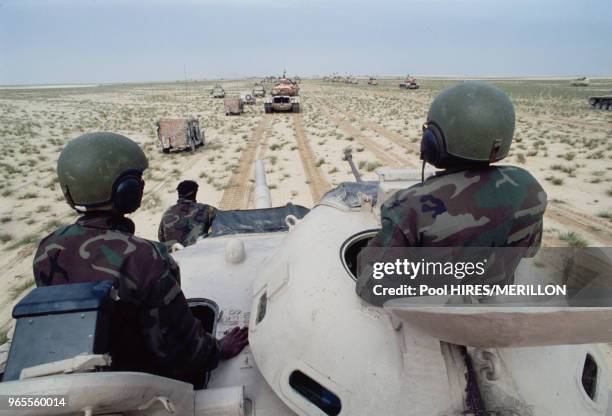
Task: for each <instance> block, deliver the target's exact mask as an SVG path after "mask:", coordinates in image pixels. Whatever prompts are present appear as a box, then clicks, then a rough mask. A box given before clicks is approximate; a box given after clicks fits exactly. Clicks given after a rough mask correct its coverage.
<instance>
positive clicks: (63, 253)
mask: <svg viewBox="0 0 612 416" xmlns="http://www.w3.org/2000/svg"><path fill="white" fill-rule="evenodd" d="M57 164H58V167H57V172H58V176H59V181H60V185H61V188H62V191H63V193H64V196H65V198H66V200H67V202H68V203H69V204H70V206H72V207H73V208H74V209H76V210H77V211H78V212H80V213H82V214H83V216H82V217H80V218H79V219H78V220H77V221H76V223H75V224H72V225H69V226H66V227H63V228H60V229H58V230H57V231H55V232H53V233H52V234H50V235H49V236H47V237H46V238H44V239H43V240H42V241H41V243H40V245H39V247H38V251H37V252H36V255H35V257H34V276H35V279H36V284H37V286H48V285H62V284H71V283H84V282H95V281H102V280H113V282H114V287H115V288H116V291H117V294H118V301H117V302H115V308H114V312H113V319H114V322H113V324H112V328H113V331H114V332H113V334H112V336H111V340H110V341H111V355H112V358H113V369H115V370H124V371H143V372H149V373H154V374H158V375H162V376H166V377H171V378H176V379H180V380H184V381H187V382H190V383H193V384H194V385H195V386H196V387H201V386H202V384H203V381H204V375H205V372H206V371H209V370H212V369H213V368H215V367H216V365H217V363H218V361H219V359H227V358H231V357H233V356H235V355H236V354H238V353H239V352H240V351H241V350H242V348H243V347H244V346H245V345H246V344H247V342H248V341H247V336H248V335H247V329H246V328H243V329H238V328H234V329H233V330H232V331H231V332H230V333H229V334H228V335H227V336H226V337H224V338H222V339H221V340H216V339H215V338H214V337H213V336H212V335H211V334H208V333H206V332H205V331H204V329H203V327H202V324H201V322H200V321H199V320H198V319H196V318H195V317H194V316H193V315H192V313H191V310H190V309H189V306H188V304H187V301H186V300H185V296H184V295H183V292H182V291H181V287H180V271H179V267H178V265H177V264H176V263H175V262H174V260H173V259H172V257H171V256H170V255H169V254H168V251H167V249H166V247H165V246H164V245H163V244H161V243H157V242H152V241H148V240H145V239H142V238H139V237H136V236H135V235H134V223H133V222H132V221H131V220H130V219H128V218H126V217H125V216H124V215H125V214H127V213H130V212H133V211H135V210H136V209H137V208H138V207H139V206H140V202H141V199H142V192H143V189H144V181H143V180H142V173H143V171H144V170H145V169H146V168H147V166H148V161H147V158H146V156H145V154H144V153H143V152H142V150H141V149H140V147H139V146H138V145H137V144H136V143H134V142H133V141H131V140H130V139H128V138H127V137H124V136H121V135H118V134H114V133H91V134H85V135H83V136H80V137H78V138H76V139H74V140H72V141H71V142H70V143H68V145H66V147H65V148H64V149H63V151H62V152H61V154H60V156H59V159H58V163H57Z"/></svg>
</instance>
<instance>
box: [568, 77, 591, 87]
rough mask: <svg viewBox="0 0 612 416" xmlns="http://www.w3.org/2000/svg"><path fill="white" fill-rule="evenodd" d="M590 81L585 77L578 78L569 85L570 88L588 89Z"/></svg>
mask: <svg viewBox="0 0 612 416" xmlns="http://www.w3.org/2000/svg"><path fill="white" fill-rule="evenodd" d="M590 82H591V81H589V79H588V78H587V77H580V78H576V79H574V80H572V81H571V82H570V85H571V86H572V87H588V86H589V84H590Z"/></svg>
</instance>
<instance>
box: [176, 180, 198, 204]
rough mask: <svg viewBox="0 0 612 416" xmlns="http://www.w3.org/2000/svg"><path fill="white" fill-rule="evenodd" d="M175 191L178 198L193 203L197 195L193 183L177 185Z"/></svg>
mask: <svg viewBox="0 0 612 416" xmlns="http://www.w3.org/2000/svg"><path fill="white" fill-rule="evenodd" d="M176 190H177V191H178V196H179V198H182V199H189V200H191V201H195V200H196V195H197V194H198V184H197V183H196V182H195V181H183V182H181V183H179V184H178V186H177V187H176Z"/></svg>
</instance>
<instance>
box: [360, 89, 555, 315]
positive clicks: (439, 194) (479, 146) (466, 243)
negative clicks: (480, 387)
mask: <svg viewBox="0 0 612 416" xmlns="http://www.w3.org/2000/svg"><path fill="white" fill-rule="evenodd" d="M514 124H515V113H514V106H513V105H512V102H511V101H510V99H509V98H508V96H507V95H506V94H505V93H504V92H502V91H501V90H499V89H498V88H496V87H494V86H491V85H489V84H487V83H483V82H462V83H460V84H456V85H454V86H451V87H449V88H447V89H445V90H444V91H442V92H441V93H440V94H439V95H438V96H437V97H436V98H435V99H434V101H433V103H432V104H431V107H430V109H429V113H428V115H427V122H426V123H425V124H424V126H423V136H422V139H421V160H423V168H424V167H425V163H430V164H432V165H434V166H435V167H436V168H439V169H442V171H441V172H438V173H437V174H436V175H434V176H433V177H430V178H428V179H427V180H425V181H423V182H422V183H420V184H417V185H415V186H412V187H410V188H408V189H406V190H403V191H399V192H397V193H395V194H394V195H393V196H392V197H391V198H389V200H387V201H386V202H385V203H384V205H383V206H382V208H381V223H382V228H381V230H380V231H379V232H378V233H377V234H376V235H375V237H374V238H373V239H372V240H371V241H370V242H369V244H368V246H367V247H368V248H388V247H525V248H528V250H526V251H525V252H526V253H527V255H534V254H535V252H536V251H537V249H538V248H539V246H540V243H541V239H542V226H543V222H542V221H543V216H544V210H545V209H546V192H545V191H544V189H542V186H540V184H539V183H538V181H537V180H536V179H535V178H534V177H533V176H531V174H529V172H527V171H526V170H524V169H521V168H519V167H515V166H496V165H491V163H494V162H498V161H500V160H502V159H504V158H505V157H506V156H507V155H508V152H509V150H510V144H511V142H512V138H513V136H514ZM384 251H385V250H381V251H378V252H379V253H380V256H381V257H384ZM370 260H372V259H368V260H367V262H368V263H371V261H370ZM387 261H388V260H387ZM513 271H514V270H513V269H512V273H513ZM372 284H373V282H372V279H371V278H370V276H368V275H367V274H366V273H362V274H361V275H360V277H359V279H358V283H357V293H358V294H359V295H360V296H362V297H363V298H364V299H366V300H368V301H369V302H371V303H374V304H378V305H380V304H382V302H384V301H385V300H386V299H385V298H384V297H377V296H373V295H372V291H371V288H372Z"/></svg>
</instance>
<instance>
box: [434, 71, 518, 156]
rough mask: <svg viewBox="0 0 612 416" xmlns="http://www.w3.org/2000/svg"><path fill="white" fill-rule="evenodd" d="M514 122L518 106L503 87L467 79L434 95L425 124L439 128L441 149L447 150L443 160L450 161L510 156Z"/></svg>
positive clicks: (442, 150) (437, 134) (444, 151)
mask: <svg viewBox="0 0 612 416" xmlns="http://www.w3.org/2000/svg"><path fill="white" fill-rule="evenodd" d="M514 124H515V113H514V106H513V105H512V101H510V98H509V97H508V96H507V95H506V94H505V93H504V92H503V91H501V90H500V89H499V88H497V87H494V86H492V85H490V84H488V83H485V82H479V81H465V82H462V83H459V84H456V85H453V86H451V87H449V88H446V89H445V90H443V91H442V92H441V93H440V94H439V95H438V96H437V97H436V98H435V99H434V101H433V102H432V104H431V107H430V108H429V113H428V115H427V123H426V125H425V128H427V127H428V126H433V127H432V129H433V130H434V131H435V130H438V131H437V132H436V136H441V140H438V142H440V141H441V142H442V145H441V146H440V147H441V149H439V151H440V152H442V153H443V154H444V153H445V155H444V156H445V157H443V158H442V160H444V159H445V160H446V163H447V164H448V163H451V164H452V163H457V161H460V162H461V161H463V162H465V161H467V162H476V163H482V162H488V163H492V162H497V161H499V160H501V159H503V158H505V157H506V156H508V152H509V150H510V144H511V143H512V138H513V136H514ZM442 160H440V162H442V163H440V164H441V165H442V166H440V167H444V166H443V165H444V164H445V163H444V162H443V161H442Z"/></svg>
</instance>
